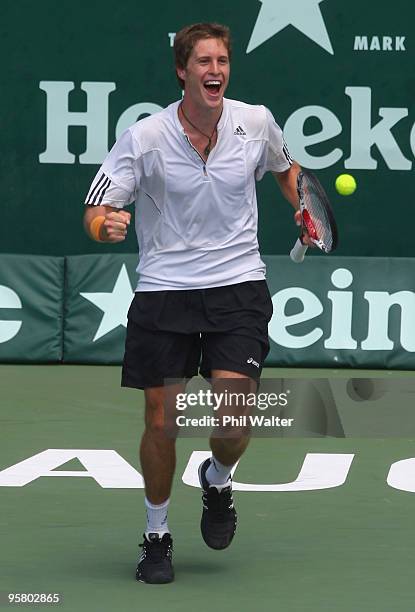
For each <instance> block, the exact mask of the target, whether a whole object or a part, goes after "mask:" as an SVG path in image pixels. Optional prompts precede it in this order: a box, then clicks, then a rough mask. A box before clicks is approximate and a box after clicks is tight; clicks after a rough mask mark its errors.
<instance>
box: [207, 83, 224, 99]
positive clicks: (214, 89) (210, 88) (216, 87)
mask: <svg viewBox="0 0 415 612" xmlns="http://www.w3.org/2000/svg"><path fill="white" fill-rule="evenodd" d="M203 86H204V88H205V89H206V91H207V92H208V93H210V94H211V95H215V96H217V95H218V93H219V92H220V88H221V87H222V83H221V82H220V81H215V80H210V81H205V82H204V83H203Z"/></svg>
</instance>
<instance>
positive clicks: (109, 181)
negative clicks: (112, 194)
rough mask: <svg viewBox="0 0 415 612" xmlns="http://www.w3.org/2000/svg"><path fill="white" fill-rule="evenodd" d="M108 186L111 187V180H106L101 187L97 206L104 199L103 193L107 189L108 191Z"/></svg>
mask: <svg viewBox="0 0 415 612" xmlns="http://www.w3.org/2000/svg"><path fill="white" fill-rule="evenodd" d="M110 185H111V179H107V181H106V182H105V183H104V185H103V186H102V189H101V195H100V196H99V199H98V202H97V205H98V206H99V205H100V204H101V202H102V200H103V199H104V195H105V192H106V191H107V189H108V187H109V186H110Z"/></svg>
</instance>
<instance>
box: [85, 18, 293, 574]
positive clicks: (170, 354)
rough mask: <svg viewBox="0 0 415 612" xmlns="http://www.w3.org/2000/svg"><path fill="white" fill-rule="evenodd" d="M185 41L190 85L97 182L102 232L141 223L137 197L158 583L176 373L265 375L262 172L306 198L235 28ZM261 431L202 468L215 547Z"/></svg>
mask: <svg viewBox="0 0 415 612" xmlns="http://www.w3.org/2000/svg"><path fill="white" fill-rule="evenodd" d="M174 52H175V62H176V73H177V78H178V81H179V83H180V85H181V87H182V89H184V96H183V99H182V100H181V101H178V102H174V103H173V104H171V105H170V106H168V107H167V108H166V109H164V110H163V111H161V112H159V113H157V114H154V115H152V116H150V117H147V118H145V119H143V120H141V121H139V122H137V123H135V124H134V125H133V126H131V127H130V128H129V129H128V130H126V132H124V134H123V135H122V136H121V137H120V138H119V140H118V141H117V142H116V144H115V145H114V147H113V148H112V150H111V151H110V153H109V154H108V156H107V158H106V159H105V161H104V163H103V165H102V167H101V168H100V170H99V171H98V173H97V175H96V177H95V179H94V181H93V183H92V186H91V188H90V191H89V193H88V196H87V199H86V202H85V203H86V204H87V208H86V212H85V217H84V223H85V228H86V231H87V232H88V234H89V235H90V236H91V237H92V238H93V239H94V240H98V241H103V242H120V241H122V240H124V239H125V236H126V233H127V230H128V226H129V223H130V214H129V213H128V212H126V211H124V210H123V208H124V207H125V206H127V205H128V204H131V203H132V202H133V201H135V206H136V214H135V219H136V222H135V223H136V232H137V238H138V243H139V263H138V268H137V272H138V275H139V281H138V285H137V289H136V293H135V297H134V299H133V302H132V304H131V307H130V310H129V315H128V327H127V339H126V349H125V357H124V364H123V374H122V385H123V386H127V387H134V388H138V389H144V394H145V431H144V434H143V437H142V441H141V447H140V460H141V466H142V473H143V477H144V482H145V493H146V497H145V505H146V510H147V526H146V528H145V533H144V542H143V544H142V548H143V553H142V555H141V559H140V561H139V563H138V567H137V579H138V580H140V581H143V582H147V583H166V582H171V581H172V580H173V579H174V572H173V567H172V538H171V535H170V531H169V527H168V523H167V510H168V505H169V498H170V492H171V484H172V479H173V474H174V469H175V440H174V439H173V438H172V437H169V436H168V435H167V433H166V430H165V427H164V425H165V402H166V393H167V387H165V386H164V381H165V380H166V379H179V380H181V381H183V384H182V385H180V384H178V385H177V388H178V390H183V389H184V388H185V387H184V385H185V381H186V380H189V379H190V378H191V377H193V376H195V375H197V374H198V373H199V371H200V373H201V374H202V376H204V377H206V378H209V379H210V380H211V381H212V385H213V386H215V384H220V382H221V381H223V380H229V381H232V380H235V379H238V380H239V379H245V382H246V383H247V384H248V385H249V384H251V385H252V386H253V387H254V388H255V387H256V384H257V382H258V381H259V378H260V375H261V370H262V365H263V362H264V359H265V357H266V355H267V353H268V351H269V344H268V322H269V320H270V318H271V315H272V302H271V298H270V294H269V291H268V288H267V285H266V281H265V265H264V264H263V262H262V260H261V258H260V255H259V250H258V241H257V222H258V213H257V202H256V192H255V180H260V179H261V178H262V177H263V175H264V173H265V172H267V171H271V172H272V173H273V174H274V176H275V177H276V179H277V181H278V183H279V185H280V188H281V190H282V193H283V194H284V196H285V197H286V198H287V200H288V201H289V202H290V203H291V204H292V205H293V207H294V208H295V209H297V208H298V204H297V193H296V179H297V174H298V172H299V166H298V164H296V163H295V162H293V160H292V159H291V157H290V155H289V153H288V149H287V146H286V144H285V142H284V139H283V135H282V132H281V129H280V128H279V127H278V125H277V124H276V123H275V120H274V118H273V116H272V115H271V113H270V111H269V110H268V109H266V108H265V107H264V106H252V105H248V104H245V103H243V102H238V101H234V100H230V99H226V98H224V94H225V91H226V88H227V86H228V82H229V73H230V58H231V42H230V33H229V29H228V28H227V27H224V26H222V25H218V24H212V23H203V24H195V25H191V26H189V27H186V28H184V29H182V30H181V31H180V32H179V33H178V34H177V35H176V39H175V43H174ZM295 220H296V222H297V223H298V221H299V213H296V214H295ZM170 390H171V387H170ZM248 440H249V436H248V434H247V433H246V432H245V431H242V430H241V431H237V432H236V433H235V432H233V435H232V437H212V438H211V440H210V445H211V450H212V458H211V459H208V460H206V461H204V462H203V463H202V465H201V466H200V468H199V479H200V484H201V487H202V489H203V514H202V521H201V530H202V535H203V538H204V540H205V542H206V544H207V545H208V546H210V547H211V548H215V549H223V548H226V547H227V546H229V544H230V542H231V540H232V538H233V536H234V533H235V529H236V512H235V508H234V505H233V500H232V480H231V471H232V468H233V467H234V465H235V464H236V463H237V461H238V460H239V458H240V457H241V455H242V453H243V452H244V450H245V449H246V447H247V444H248Z"/></svg>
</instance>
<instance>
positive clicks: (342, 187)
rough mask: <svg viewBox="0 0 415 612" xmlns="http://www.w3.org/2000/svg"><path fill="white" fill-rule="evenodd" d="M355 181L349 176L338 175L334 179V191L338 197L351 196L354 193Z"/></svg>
mask: <svg viewBox="0 0 415 612" xmlns="http://www.w3.org/2000/svg"><path fill="white" fill-rule="evenodd" d="M356 187H357V185H356V180H355V179H354V177H353V176H352V175H351V174H340V175H339V176H338V177H337V178H336V189H337V191H338V193H340V195H344V196H347V195H351V194H352V193H354V192H355V191H356Z"/></svg>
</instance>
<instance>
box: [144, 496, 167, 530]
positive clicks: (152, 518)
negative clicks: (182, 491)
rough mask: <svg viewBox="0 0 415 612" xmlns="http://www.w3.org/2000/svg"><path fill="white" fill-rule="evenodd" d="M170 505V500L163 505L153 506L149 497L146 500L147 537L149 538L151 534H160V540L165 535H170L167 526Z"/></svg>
mask: <svg viewBox="0 0 415 612" xmlns="http://www.w3.org/2000/svg"><path fill="white" fill-rule="evenodd" d="M169 503H170V498H169V499H166V501H164V502H163V503H162V504H152V503H151V502H150V501H149V500H148V499H147V497H146V498H145V505H146V511H147V527H146V536H148V534H149V533H159V534H160V538H162V537H163V534H165V533H170V531H169V526H168V524H167V511H168V508H169Z"/></svg>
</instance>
